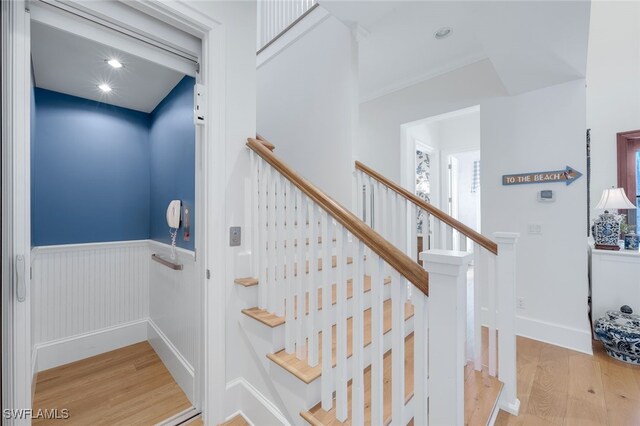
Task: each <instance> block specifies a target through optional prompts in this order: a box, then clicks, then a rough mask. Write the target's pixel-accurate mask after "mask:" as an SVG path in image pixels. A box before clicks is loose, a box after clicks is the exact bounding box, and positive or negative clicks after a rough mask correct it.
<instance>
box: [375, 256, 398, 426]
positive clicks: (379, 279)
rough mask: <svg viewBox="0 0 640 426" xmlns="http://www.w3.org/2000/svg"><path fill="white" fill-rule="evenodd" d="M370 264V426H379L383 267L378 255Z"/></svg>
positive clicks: (381, 390)
mask: <svg viewBox="0 0 640 426" xmlns="http://www.w3.org/2000/svg"><path fill="white" fill-rule="evenodd" d="M368 261H369V259H368V258H367V262H368ZM371 262H372V271H371V424H372V425H381V424H383V423H384V418H383V405H384V404H383V402H384V392H383V389H384V371H383V366H384V360H383V356H384V346H383V342H384V278H383V271H384V265H383V261H382V258H381V257H380V256H378V255H373V254H372V255H371ZM391 284H392V285H398V284H399V283H391Z"/></svg>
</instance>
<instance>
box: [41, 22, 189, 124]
mask: <svg viewBox="0 0 640 426" xmlns="http://www.w3.org/2000/svg"><path fill="white" fill-rule="evenodd" d="M108 58H109V59H110V58H117V59H118V60H119V61H121V62H122V63H123V64H124V67H123V68H120V69H113V68H112V67H111V66H109V65H108V64H107V63H106V62H105V60H106V59H108ZM31 59H32V62H33V71H34V77H35V83H36V87H40V88H43V89H48V90H53V91H56V92H61V93H65V94H67V95H73V96H78V97H81V98H85V99H91V100H94V101H98V102H104V103H107V104H111V105H116V106H119V107H123V108H129V109H133V110H136V111H142V112H147V113H149V112H151V111H153V110H154V109H155V107H156V106H157V105H158V104H159V103H160V101H162V99H164V98H165V96H167V94H168V93H169V92H170V91H171V89H173V88H174V87H175V85H176V84H178V82H179V81H180V80H181V79H182V77H184V74H182V73H179V72H177V71H174V70H172V69H169V68H165V67H163V66H161V65H159V64H157V63H154V62H150V61H147V60H144V59H142V58H139V57H137V56H134V55H131V54H129V53H126V52H123V51H121V50H118V49H115V48H113V47H109V46H106V45H104V44H100V43H98V42H95V41H92V40H89V39H86V38H82V37H79V36H77V35H74V34H71V33H69V32H65V31H61V30H59V29H56V28H53V27H50V26H47V25H45V24H42V23H40V22H32V25H31ZM101 83H107V84H109V86H111V87H112V89H113V90H112V91H111V92H109V93H103V92H102V91H101V90H100V89H98V85H99V84H101Z"/></svg>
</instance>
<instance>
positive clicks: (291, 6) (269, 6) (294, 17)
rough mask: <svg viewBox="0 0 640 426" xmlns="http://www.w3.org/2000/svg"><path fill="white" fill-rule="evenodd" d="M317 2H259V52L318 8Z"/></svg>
mask: <svg viewBox="0 0 640 426" xmlns="http://www.w3.org/2000/svg"><path fill="white" fill-rule="evenodd" d="M317 5H318V2H317V0H258V12H257V14H258V40H257V43H258V52H260V51H261V50H263V49H265V48H266V47H267V46H268V45H269V44H271V43H273V42H274V41H275V40H277V39H278V38H279V37H280V36H281V35H282V34H284V33H285V32H287V30H289V28H291V27H292V26H294V25H295V24H296V23H297V22H298V21H300V19H302V18H304V16H306V15H307V14H308V13H309V12H311V11H312V10H313V9H314V8H315V7H317Z"/></svg>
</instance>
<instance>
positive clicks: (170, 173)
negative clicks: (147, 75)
mask: <svg viewBox="0 0 640 426" xmlns="http://www.w3.org/2000/svg"><path fill="white" fill-rule="evenodd" d="M194 85H195V79H194V78H193V77H189V76H185V77H183V78H182V80H181V81H180V82H179V83H178V84H177V85H176V86H175V87H174V88H173V89H172V90H171V92H169V94H168V95H167V96H166V97H165V98H164V99H163V100H162V102H160V104H158V106H157V107H156V108H155V109H154V110H153V112H152V113H151V116H150V126H149V151H150V175H151V179H150V185H151V189H150V191H149V192H150V202H149V205H150V207H149V222H150V223H149V237H150V238H151V239H152V240H156V241H160V242H163V243H165V244H171V238H170V237H169V228H168V227H167V218H166V212H167V206H168V205H169V202H170V201H171V200H181V201H182V208H183V212H184V208H185V207H188V208H189V211H190V228H191V229H190V238H189V241H185V240H184V228H181V229H180V230H179V231H178V236H177V238H176V245H177V246H178V247H182V248H185V249H187V250H193V249H194V247H195V245H194V240H195V235H196V234H195V223H196V221H195V219H196V218H195V211H196V210H195V192H196V171H195V164H196V128H195V125H194V123H193V87H194Z"/></svg>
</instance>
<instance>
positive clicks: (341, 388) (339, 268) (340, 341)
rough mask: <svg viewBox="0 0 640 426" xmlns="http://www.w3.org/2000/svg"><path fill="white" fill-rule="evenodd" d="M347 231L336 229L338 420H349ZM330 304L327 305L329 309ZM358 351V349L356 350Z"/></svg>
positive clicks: (341, 227) (343, 228)
mask: <svg viewBox="0 0 640 426" xmlns="http://www.w3.org/2000/svg"><path fill="white" fill-rule="evenodd" d="M346 242H347V230H346V228H345V227H343V226H342V225H338V226H337V227H336V262H337V264H336V314H337V315H336V316H337V319H336V418H337V419H338V420H340V421H341V422H343V421H345V420H346V419H347V409H348V406H347V306H346V304H347V279H346V274H345V265H346V261H347V250H346V249H345V244H346ZM328 306H329V304H327V309H328ZM354 350H356V349H354Z"/></svg>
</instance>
